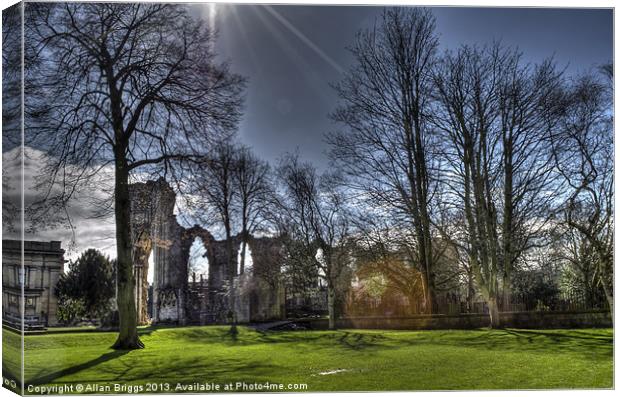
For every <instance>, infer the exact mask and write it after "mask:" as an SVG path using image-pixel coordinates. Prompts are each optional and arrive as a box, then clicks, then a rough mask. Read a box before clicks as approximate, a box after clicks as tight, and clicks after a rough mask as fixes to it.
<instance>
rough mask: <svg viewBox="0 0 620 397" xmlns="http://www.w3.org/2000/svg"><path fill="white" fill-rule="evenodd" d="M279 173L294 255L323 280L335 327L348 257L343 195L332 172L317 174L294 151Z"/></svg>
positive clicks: (285, 227)
mask: <svg viewBox="0 0 620 397" xmlns="http://www.w3.org/2000/svg"><path fill="white" fill-rule="evenodd" d="M278 174H279V178H280V181H281V183H282V186H283V192H282V193H283V194H282V199H281V202H280V205H281V207H280V208H281V210H282V211H283V212H284V213H285V217H284V220H285V222H286V225H285V226H284V230H285V232H286V235H287V237H288V238H289V239H290V241H291V243H292V244H294V246H295V247H296V249H295V253H296V255H298V258H293V259H295V260H296V261H297V262H303V263H305V264H308V263H311V264H313V265H314V267H315V270H316V271H317V274H318V276H319V277H321V278H322V279H324V280H325V282H326V284H327V306H328V312H329V328H330V329H335V327H336V294H337V290H336V288H337V285H338V284H339V283H338V281H339V279H340V277H341V276H342V274H343V271H344V270H345V269H346V268H347V266H348V265H349V261H350V258H351V255H350V252H349V251H350V246H351V244H352V240H351V224H350V221H349V217H348V214H347V208H346V199H345V197H344V195H343V194H342V192H340V191H339V189H338V187H337V184H336V182H335V180H334V179H333V177H332V176H330V175H327V174H326V175H321V176H319V175H318V174H317V171H316V169H315V168H314V167H313V166H312V165H311V164H308V163H303V162H301V161H300V160H299V158H298V156H296V155H287V156H285V157H284V158H283V159H282V161H281V163H280V165H279V168H278Z"/></svg>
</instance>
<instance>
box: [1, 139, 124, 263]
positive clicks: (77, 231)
mask: <svg viewBox="0 0 620 397" xmlns="http://www.w3.org/2000/svg"><path fill="white" fill-rule="evenodd" d="M23 157H24V158H23V161H24V167H23V177H24V204H25V207H26V208H29V206H30V205H31V204H32V203H33V202H35V200H37V199H38V198H39V197H41V194H42V191H41V190H40V189H39V190H38V189H36V188H35V186H36V184H37V181H39V180H40V178H45V177H47V175H44V174H43V172H44V164H45V163H46V162H47V161H48V160H49V157H48V156H47V155H46V154H45V152H43V151H41V150H37V149H34V148H31V147H25V150H24V156H23ZM21 161H22V159H21V156H20V148H19V147H18V148H14V149H12V150H9V151H7V152H4V153H2V163H3V164H2V171H3V205H6V206H7V208H17V209H18V208H20V206H21V205H20V201H21V196H20V188H19V187H20V176H21V174H20V165H21ZM113 181H114V179H113V170H112V169H111V167H104V168H103V169H102V170H101V171H100V172H98V174H97V176H96V177H94V178H92V180H91V181H89V183H88V184H86V185H84V186H81V187H80V189H79V190H77V191H76V192H75V194H74V196H73V198H72V199H71V200H70V201H69V203H68V205H67V214H68V219H69V220H70V222H68V221H65V222H62V223H60V224H56V223H54V222H52V223H51V224H50V225H48V226H46V227H37V228H36V230H34V231H33V230H31V226H32V222H31V219H28V213H26V219H25V225H24V226H25V230H26V231H27V232H26V234H25V238H26V239H27V240H37V241H51V240H57V241H61V242H62V247H63V248H64V249H65V250H66V251H67V252H66V254H65V259H75V258H76V257H77V256H78V255H79V253H80V252H82V251H84V250H86V249H88V248H96V249H98V250H100V251H102V252H104V253H105V254H107V255H110V256H111V257H115V256H116V244H115V241H114V234H115V225H114V216H113V213H112V212H110V211H108V212H107V213H105V214H104V215H102V216H97V212H100V211H98V209H99V206H100V205H101V203H106V202H108V203H109V200H111V199H112V194H111V192H112V186H111V184H112V182H113ZM5 214H6V212H3V216H5ZM8 215H13V216H19V215H18V213H16V211H13V213H12V214H8ZM54 215H58V216H59V218H66V216H64V214H54ZM17 219H19V218H17ZM3 238H4V239H19V238H20V235H19V232H18V231H17V230H11V229H10V228H8V227H7V225H6V223H5V222H3Z"/></svg>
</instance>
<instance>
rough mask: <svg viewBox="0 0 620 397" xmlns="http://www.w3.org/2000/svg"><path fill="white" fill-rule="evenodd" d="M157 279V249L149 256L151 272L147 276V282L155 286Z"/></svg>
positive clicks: (152, 250)
mask: <svg viewBox="0 0 620 397" xmlns="http://www.w3.org/2000/svg"><path fill="white" fill-rule="evenodd" d="M154 279H155V249H151V253H150V254H149V270H148V273H147V274H146V281H147V282H148V283H149V285H153V280H154Z"/></svg>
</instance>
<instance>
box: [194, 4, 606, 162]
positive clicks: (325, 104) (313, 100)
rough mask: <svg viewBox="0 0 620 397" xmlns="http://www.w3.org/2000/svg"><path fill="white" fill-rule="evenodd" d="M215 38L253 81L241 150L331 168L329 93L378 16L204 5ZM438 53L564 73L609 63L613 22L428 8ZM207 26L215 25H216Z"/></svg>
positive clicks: (367, 11)
mask: <svg viewBox="0 0 620 397" xmlns="http://www.w3.org/2000/svg"><path fill="white" fill-rule="evenodd" d="M196 7H198V8H199V10H200V12H201V13H202V15H203V16H204V18H205V19H206V20H207V21H209V22H210V23H212V22H213V21H214V22H215V23H214V26H215V28H216V29H217V31H218V32H219V38H218V43H217V48H218V52H219V54H220V57H221V58H222V59H224V60H228V61H229V62H230V64H231V69H232V70H233V71H236V72H238V73H240V74H242V75H244V76H246V77H247V78H248V80H249V85H248V91H247V97H246V105H245V113H244V118H243V121H242V123H241V125H240V128H239V137H240V139H241V141H243V142H244V143H246V144H248V145H249V146H251V147H252V148H253V149H254V150H255V152H256V153H257V154H258V155H259V156H261V157H263V158H265V159H267V160H269V161H270V162H272V163H273V162H275V161H277V159H278V158H279V157H280V156H282V154H284V153H286V152H292V151H295V150H296V149H299V152H300V155H301V156H302V157H303V158H305V159H307V160H310V161H312V162H314V163H315V164H316V165H317V166H318V167H320V168H324V167H326V166H327V156H326V151H327V150H328V147H327V145H326V144H325V143H324V140H323V136H324V134H325V133H327V132H330V131H334V130H337V129H338V128H339V126H338V125H336V124H334V123H333V122H332V121H331V120H330V119H329V117H328V116H329V113H330V112H331V111H333V109H334V108H335V106H336V105H337V103H338V98H337V97H336V95H335V93H334V91H333V90H332V89H331V87H330V84H333V83H336V82H338V81H339V80H341V78H342V76H343V73H344V72H345V71H346V70H348V69H349V68H350V67H351V65H352V62H353V59H352V56H351V55H350V54H349V52H348V51H347V50H346V47H347V46H350V45H351V44H353V42H354V39H355V34H356V32H358V31H359V30H361V29H366V28H369V27H372V26H373V24H374V22H375V20H376V18H377V17H379V16H380V13H381V10H382V8H381V7H377V6H375V7H373V6H350V7H344V6H294V5H292V6H280V5H271V6H263V5H222V4H217V5H215V6H213V5H200V6H196ZM432 11H433V13H434V15H435V17H436V27H437V33H438V35H439V40H440V51H445V50H447V49H456V48H458V46H459V45H461V44H474V43H477V44H484V43H489V42H491V41H493V40H501V42H502V43H504V44H505V45H509V46H514V47H518V48H519V49H520V50H521V51H522V52H523V57H524V59H525V60H526V61H528V62H533V63H536V62H540V61H541V60H543V59H545V58H547V57H551V56H553V57H554V59H555V60H556V62H557V64H558V66H559V67H560V68H565V67H566V72H567V73H580V72H584V71H586V70H587V69H588V68H591V67H596V66H597V65H601V64H604V63H607V62H610V61H611V60H612V59H613V13H612V11H611V10H604V9H598V10H594V9H558V8H555V9H545V8H474V7H472V8H463V7H436V8H432ZM212 24H213V23H212Z"/></svg>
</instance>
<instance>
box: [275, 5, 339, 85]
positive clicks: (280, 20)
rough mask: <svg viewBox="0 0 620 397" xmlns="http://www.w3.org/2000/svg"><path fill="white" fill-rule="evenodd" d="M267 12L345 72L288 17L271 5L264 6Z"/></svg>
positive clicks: (332, 64)
mask: <svg viewBox="0 0 620 397" xmlns="http://www.w3.org/2000/svg"><path fill="white" fill-rule="evenodd" d="M263 7H264V8H265V9H266V10H267V12H269V13H270V14H271V15H272V16H273V17H274V18H276V19H277V20H278V21H279V22H280V23H281V24H282V25H284V26H285V27H286V28H287V29H288V30H289V31H290V32H291V33H293V34H294V35H295V36H297V38H299V39H300V40H301V41H302V42H303V43H304V44H306V45H307V46H308V47H309V48H310V49H311V50H312V51H314V52H315V53H316V54H317V55H318V56H319V57H321V58H322V59H323V60H324V61H325V62H327V63H328V64H329V65H330V66H331V67H333V68H334V69H336V70H337V71H338V73H344V69H343V68H342V67H341V66H340V65H339V64H338V62H336V61H335V60H334V59H333V58H332V57H330V56H329V55H327V54H326V53H325V51H323V50H322V49H321V48H320V47H319V46H317V45H316V44H315V43H314V42H313V41H312V40H310V39H309V38H308V36H306V35H305V34H303V33H302V32H301V31H300V30H299V29H297V28H296V27H295V26H294V25H293V24H292V23H290V22H289V21H288V20H287V19H286V18H284V17H283V16H282V15H281V14H280V13H279V12H277V11H276V10H274V9H273V8H272V7H271V6H269V5H264V6H263Z"/></svg>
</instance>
